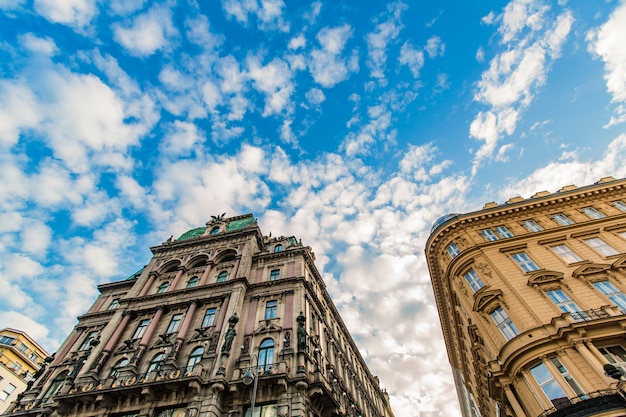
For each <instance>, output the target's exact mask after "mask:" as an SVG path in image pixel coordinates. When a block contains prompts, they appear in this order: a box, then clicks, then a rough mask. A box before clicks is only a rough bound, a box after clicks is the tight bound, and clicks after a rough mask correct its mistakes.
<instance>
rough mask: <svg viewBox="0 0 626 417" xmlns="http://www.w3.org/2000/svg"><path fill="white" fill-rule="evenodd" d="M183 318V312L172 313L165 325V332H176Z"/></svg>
mask: <svg viewBox="0 0 626 417" xmlns="http://www.w3.org/2000/svg"><path fill="white" fill-rule="evenodd" d="M182 320H183V314H182V313H179V314H174V315H173V316H172V319H171V320H170V324H168V326H167V330H166V331H165V333H176V332H177V331H178V329H179V328H180V322H181V321H182Z"/></svg>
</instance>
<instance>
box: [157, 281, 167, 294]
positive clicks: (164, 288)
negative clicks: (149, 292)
mask: <svg viewBox="0 0 626 417" xmlns="http://www.w3.org/2000/svg"><path fill="white" fill-rule="evenodd" d="M169 286H170V283H169V282H163V283H161V285H159V288H157V290H156V293H157V294H162V293H164V292H165V291H167V289H168V287H169Z"/></svg>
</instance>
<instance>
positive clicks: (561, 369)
mask: <svg viewBox="0 0 626 417" xmlns="http://www.w3.org/2000/svg"><path fill="white" fill-rule="evenodd" d="M550 362H552V365H554V367H555V368H556V370H557V372H558V373H559V375H561V378H563V380H565V382H567V385H569V387H570V388H571V389H572V391H574V393H575V394H576V396H577V397H579V398H582V399H585V398H587V395H586V394H585V391H583V390H582V388H581V387H580V385H578V382H576V380H575V379H574V377H573V376H572V375H570V373H569V371H568V370H567V368H566V367H565V366H564V365H563V363H562V362H561V360H560V359H559V358H557V357H556V356H551V357H550Z"/></svg>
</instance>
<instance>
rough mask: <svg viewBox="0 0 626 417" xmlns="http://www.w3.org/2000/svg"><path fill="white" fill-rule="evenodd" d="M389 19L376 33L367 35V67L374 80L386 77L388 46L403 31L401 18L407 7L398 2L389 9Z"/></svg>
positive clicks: (377, 26) (380, 24)
mask: <svg viewBox="0 0 626 417" xmlns="http://www.w3.org/2000/svg"><path fill="white" fill-rule="evenodd" d="M388 9H389V10H388V11H389V17H388V19H387V20H386V21H385V22H382V23H379V24H377V25H376V27H375V28H374V31H373V32H371V33H368V34H367V50H368V60H367V66H368V68H369V69H370V74H371V76H372V77H373V78H379V79H382V78H384V77H385V64H386V62H387V46H388V44H389V43H390V42H391V41H393V40H394V39H396V38H397V37H398V35H399V34H400V30H401V29H402V24H401V23H400V17H401V15H402V12H403V11H404V10H406V5H405V4H403V3H401V2H397V3H393V4H392V5H390V6H389V7H388Z"/></svg>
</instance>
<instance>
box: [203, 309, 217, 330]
mask: <svg viewBox="0 0 626 417" xmlns="http://www.w3.org/2000/svg"><path fill="white" fill-rule="evenodd" d="M216 312H217V308H209V309H207V311H206V312H205V313H204V318H203V319H202V327H211V326H213V322H214V321H215V313H216Z"/></svg>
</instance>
